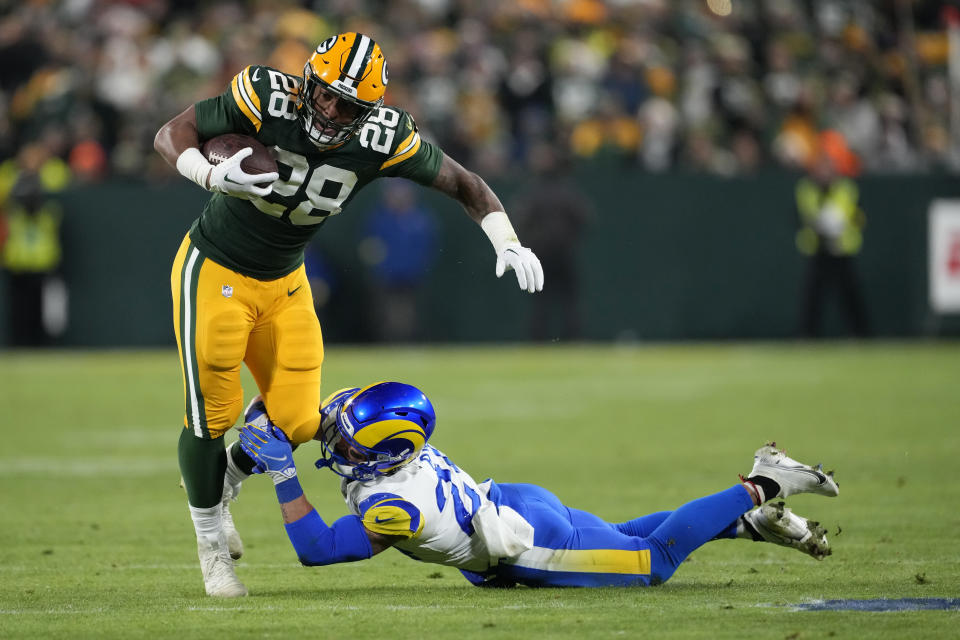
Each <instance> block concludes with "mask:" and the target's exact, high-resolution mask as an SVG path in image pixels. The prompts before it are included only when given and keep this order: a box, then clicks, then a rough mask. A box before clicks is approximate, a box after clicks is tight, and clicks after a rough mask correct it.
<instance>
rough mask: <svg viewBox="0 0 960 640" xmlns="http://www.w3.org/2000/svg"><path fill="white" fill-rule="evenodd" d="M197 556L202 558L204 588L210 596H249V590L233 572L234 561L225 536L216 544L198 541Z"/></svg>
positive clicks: (201, 568)
mask: <svg viewBox="0 0 960 640" xmlns="http://www.w3.org/2000/svg"><path fill="white" fill-rule="evenodd" d="M197 555H198V556H199V557H200V570H201V571H202V572H203V586H204V588H205V589H206V591H207V595H208V596H214V597H217V598H242V597H243V596H245V595H247V588H246V587H245V586H243V583H242V582H240V578H238V577H237V574H236V573H235V572H234V570H233V559H232V558H231V557H230V553H229V551H228V550H227V540H226V535H225V534H223V533H221V534H220V538H219V540H217V541H216V542H208V541H205V540H197Z"/></svg>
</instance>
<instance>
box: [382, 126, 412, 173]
mask: <svg viewBox="0 0 960 640" xmlns="http://www.w3.org/2000/svg"><path fill="white" fill-rule="evenodd" d="M397 148H398V149H399V151H397V152H396V153H395V154H393V155H392V156H390V157H389V158H387V161H386V162H384V163H383V164H382V165H380V169H386V168H387V167H392V166H393V165H395V164H400V163H401V162H403V161H404V160H406V159H407V158H409V157H411V156H413V155H414V154H416V153H417V151H419V150H420V134H419V133H417V132H416V131H414V132H413V133H411V134H410V135H409V136H407V138H406V139H405V140H404V141H403V142H401V143H400V144H399V145H398V146H397Z"/></svg>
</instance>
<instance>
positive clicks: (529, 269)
mask: <svg viewBox="0 0 960 640" xmlns="http://www.w3.org/2000/svg"><path fill="white" fill-rule="evenodd" d="M507 269H513V270H514V271H516V272H517V284H519V285H520V288H521V289H526V290H527V291H528V292H529V293H534V292H535V291H543V267H542V266H540V259H539V258H537V256H536V254H534V253H533V251H530V249H527V248H526V247H523V246H521V245H520V244H519V243H516V244H511V245H508V246H507V247H506V248H504V249H503V250H502V251H500V253H499V254H498V255H497V277H498V278H499V277H500V276H502V275H503V274H504V273H506V271H507Z"/></svg>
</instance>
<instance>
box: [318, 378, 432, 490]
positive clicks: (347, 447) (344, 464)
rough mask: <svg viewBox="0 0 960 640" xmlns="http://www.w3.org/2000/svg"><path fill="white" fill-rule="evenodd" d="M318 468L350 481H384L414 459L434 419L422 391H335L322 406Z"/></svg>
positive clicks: (383, 385) (386, 386)
mask: <svg viewBox="0 0 960 640" xmlns="http://www.w3.org/2000/svg"><path fill="white" fill-rule="evenodd" d="M320 413H321V415H322V418H321V423H320V432H319V433H318V434H317V436H318V438H317V439H319V440H320V443H321V447H322V450H323V457H322V458H321V459H320V460H317V468H318V469H319V468H323V467H329V468H330V469H331V470H332V471H333V472H334V473H336V474H338V475H341V476H343V477H345V478H350V479H353V480H372V479H374V478H376V477H378V476H383V475H389V474H391V473H393V472H394V471H396V470H397V469H399V468H400V467H402V466H403V465H405V464H406V463H408V462H410V461H411V460H413V459H414V458H416V457H417V455H419V453H420V451H421V450H422V449H423V447H424V445H425V444H426V443H427V440H429V439H430V436H431V435H432V434H433V429H434V427H435V426H436V423H437V416H436V413H435V412H434V410H433V405H432V404H431V403H430V400H429V399H428V398H427V396H425V395H424V393H423V392H422V391H420V390H419V389H417V388H416V387H414V386H411V385H409V384H403V383H401V382H378V383H376V384H373V385H370V386H368V387H363V388H362V389H342V390H340V391H337V392H336V393H334V394H333V395H331V396H330V397H329V398H327V400H326V401H324V403H323V405H322V406H321V409H320Z"/></svg>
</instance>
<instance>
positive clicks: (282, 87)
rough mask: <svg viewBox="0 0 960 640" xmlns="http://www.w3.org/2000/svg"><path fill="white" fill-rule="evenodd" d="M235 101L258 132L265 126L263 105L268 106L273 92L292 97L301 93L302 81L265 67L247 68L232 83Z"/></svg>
mask: <svg viewBox="0 0 960 640" xmlns="http://www.w3.org/2000/svg"><path fill="white" fill-rule="evenodd" d="M230 91H231V93H232V94H233V99H234V101H235V102H236V103H237V106H238V107H239V108H240V111H242V112H243V115H245V116H246V117H247V118H248V119H249V120H250V122H251V123H252V124H253V126H254V127H255V128H256V130H257V131H259V130H260V127H262V126H263V120H264V114H263V110H262V109H261V103H263V104H266V101H267V100H269V99H270V93H271V92H272V91H283V92H284V93H287V94H289V95H291V96H296V95H297V94H298V93H299V92H300V81H299V80H298V79H297V78H296V77H295V76H291V75H289V74H286V73H283V72H281V71H277V70H276V69H272V68H270V67H266V66H263V65H251V66H249V67H245V68H244V69H243V70H242V71H241V72H240V73H238V74H237V75H235V76H234V77H233V80H231V81H230Z"/></svg>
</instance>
